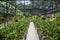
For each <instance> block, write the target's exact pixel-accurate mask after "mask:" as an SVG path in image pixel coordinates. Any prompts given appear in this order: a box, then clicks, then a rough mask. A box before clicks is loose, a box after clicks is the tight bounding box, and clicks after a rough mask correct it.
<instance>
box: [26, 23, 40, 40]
mask: <svg viewBox="0 0 60 40" xmlns="http://www.w3.org/2000/svg"><path fill="white" fill-rule="evenodd" d="M26 40H39V36H38V33H37V30H36V29H35V25H34V23H33V22H30V25H29V29H28V33H27V37H26Z"/></svg>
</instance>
